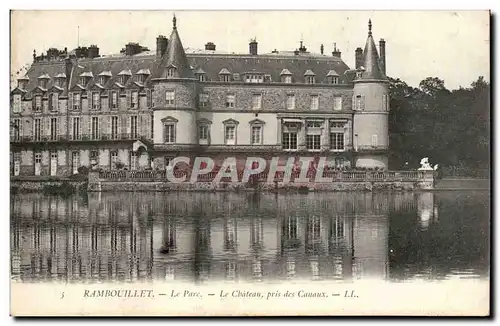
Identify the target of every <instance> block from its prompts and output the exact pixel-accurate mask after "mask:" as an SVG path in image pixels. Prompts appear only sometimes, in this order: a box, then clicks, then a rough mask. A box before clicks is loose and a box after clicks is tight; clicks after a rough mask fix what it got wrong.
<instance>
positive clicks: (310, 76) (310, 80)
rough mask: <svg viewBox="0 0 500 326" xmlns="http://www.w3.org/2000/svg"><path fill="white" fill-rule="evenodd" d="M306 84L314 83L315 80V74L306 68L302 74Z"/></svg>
mask: <svg viewBox="0 0 500 326" xmlns="http://www.w3.org/2000/svg"><path fill="white" fill-rule="evenodd" d="M304 77H305V80H306V84H314V83H315V80H316V78H315V77H316V74H315V73H314V72H312V70H307V71H306V72H305V74H304Z"/></svg>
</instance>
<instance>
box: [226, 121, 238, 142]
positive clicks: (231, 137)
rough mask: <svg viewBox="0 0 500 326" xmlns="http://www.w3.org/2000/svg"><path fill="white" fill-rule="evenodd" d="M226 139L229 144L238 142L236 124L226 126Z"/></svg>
mask: <svg viewBox="0 0 500 326" xmlns="http://www.w3.org/2000/svg"><path fill="white" fill-rule="evenodd" d="M225 140H226V144H227V145H234V144H236V126H234V125H231V126H226V133H225Z"/></svg>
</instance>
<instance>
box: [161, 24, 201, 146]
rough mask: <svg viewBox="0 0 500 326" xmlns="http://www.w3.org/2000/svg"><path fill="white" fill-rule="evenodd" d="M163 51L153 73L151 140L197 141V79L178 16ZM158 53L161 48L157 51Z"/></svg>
mask: <svg viewBox="0 0 500 326" xmlns="http://www.w3.org/2000/svg"><path fill="white" fill-rule="evenodd" d="M172 22H173V29H172V33H171V34H170V37H169V38H168V43H167V48H166V50H165V54H164V55H163V56H162V57H161V60H159V61H160V62H159V65H158V66H157V67H156V69H155V71H154V73H153V79H152V82H153V83H154V93H155V94H159V95H158V96H156V97H155V98H154V100H153V107H154V109H155V111H154V130H155V134H154V139H153V140H154V142H155V143H157V144H196V142H197V127H196V108H197V100H196V99H197V94H196V87H197V82H198V80H197V79H196V78H195V75H194V72H193V69H192V68H191V66H190V64H189V61H188V59H187V57H186V53H185V51H184V47H183V46H182V42H181V38H180V37H179V32H178V30H177V18H176V17H175V15H174V18H173V20H172ZM160 53H161V51H160ZM156 131H157V132H156Z"/></svg>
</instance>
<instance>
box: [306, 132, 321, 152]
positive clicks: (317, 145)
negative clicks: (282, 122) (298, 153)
mask: <svg viewBox="0 0 500 326" xmlns="http://www.w3.org/2000/svg"><path fill="white" fill-rule="evenodd" d="M306 147H307V149H309V150H319V149H321V135H306Z"/></svg>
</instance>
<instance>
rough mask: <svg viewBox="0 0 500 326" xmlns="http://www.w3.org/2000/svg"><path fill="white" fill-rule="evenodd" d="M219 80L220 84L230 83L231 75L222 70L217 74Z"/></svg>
mask: <svg viewBox="0 0 500 326" xmlns="http://www.w3.org/2000/svg"><path fill="white" fill-rule="evenodd" d="M219 78H220V81H221V82H224V83H229V82H230V81H231V73H230V72H229V70H227V69H226V68H222V70H221V71H220V72H219Z"/></svg>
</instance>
